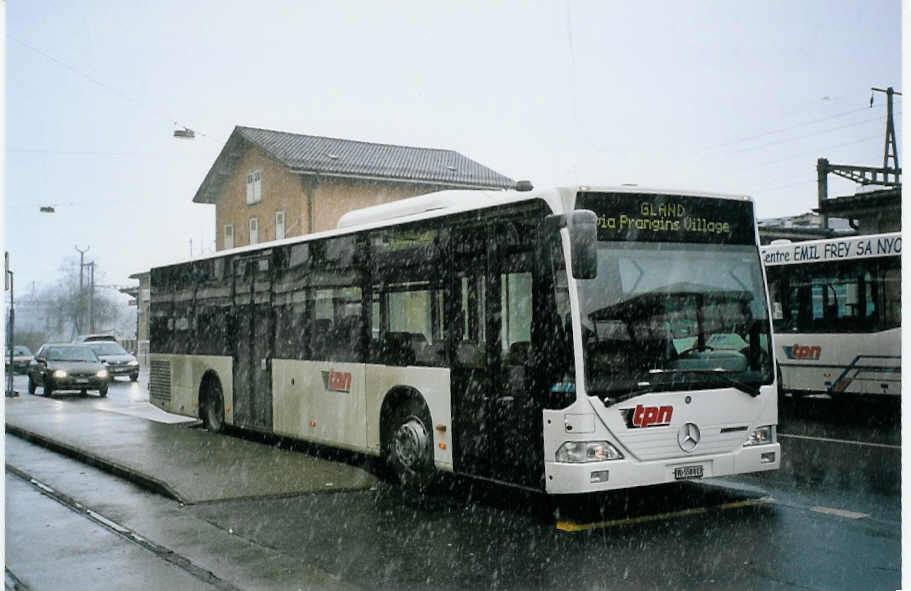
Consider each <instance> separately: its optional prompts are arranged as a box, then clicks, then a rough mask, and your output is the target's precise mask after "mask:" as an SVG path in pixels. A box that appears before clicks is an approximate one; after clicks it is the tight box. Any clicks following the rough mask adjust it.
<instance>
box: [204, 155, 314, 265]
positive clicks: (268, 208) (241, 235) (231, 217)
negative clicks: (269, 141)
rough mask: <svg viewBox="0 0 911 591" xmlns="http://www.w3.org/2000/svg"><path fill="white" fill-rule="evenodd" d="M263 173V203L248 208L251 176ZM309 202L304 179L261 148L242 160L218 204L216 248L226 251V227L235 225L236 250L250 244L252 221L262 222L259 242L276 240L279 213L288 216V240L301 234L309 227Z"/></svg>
mask: <svg viewBox="0 0 911 591" xmlns="http://www.w3.org/2000/svg"><path fill="white" fill-rule="evenodd" d="M256 169H259V170H261V171H262V197H263V198H262V201H260V202H259V203H254V204H252V205H247V173H249V172H251V171H253V170H256ZM306 204H307V201H306V199H305V198H304V192H303V186H302V185H301V181H300V177H299V176H298V175H296V174H292V173H291V172H290V171H288V169H287V168H286V167H285V166H283V165H281V164H279V163H278V162H276V161H275V160H273V159H272V158H270V157H269V156H268V155H267V154H266V153H265V152H263V151H262V150H260V149H259V148H251V149H249V150H247V151H246V153H245V154H244V155H243V157H241V159H240V161H239V163H238V165H237V167H236V168H235V170H234V174H233V175H231V177H230V178H229V179H228V181H227V182H226V183H225V185H224V187H223V188H222V193H221V195H220V196H219V198H218V200H217V201H216V203H215V229H216V233H217V236H218V237H217V238H216V240H215V244H216V248H217V249H218V250H223V249H224V248H225V242H224V240H225V224H229V223H233V224H234V246H246V245H247V244H250V231H249V220H250V218H251V217H255V218H257V219H258V220H259V242H266V241H268V240H274V239H275V212H276V211H280V210H284V212H285V236H286V237H287V236H295V235H297V234H300V233H301V228H302V227H306V224H307V218H308V215H307V211H306Z"/></svg>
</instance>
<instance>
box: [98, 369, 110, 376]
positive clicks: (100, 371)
mask: <svg viewBox="0 0 911 591" xmlns="http://www.w3.org/2000/svg"><path fill="white" fill-rule="evenodd" d="M95 375H96V376H98V377H99V378H106V377H108V370H106V369H99V370H98V373H96V374H95Z"/></svg>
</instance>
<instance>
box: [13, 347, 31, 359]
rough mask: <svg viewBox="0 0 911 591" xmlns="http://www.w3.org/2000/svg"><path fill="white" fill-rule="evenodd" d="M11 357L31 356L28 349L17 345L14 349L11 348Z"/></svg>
mask: <svg viewBox="0 0 911 591" xmlns="http://www.w3.org/2000/svg"><path fill="white" fill-rule="evenodd" d="M13 355H15V356H16V357H21V356H23V355H25V356H29V357H30V356H31V355H32V352H31V351H30V350H29V348H28V347H24V346H21V345H17V346H16V347H14V348H13Z"/></svg>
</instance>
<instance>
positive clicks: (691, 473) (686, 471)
mask: <svg viewBox="0 0 911 591" xmlns="http://www.w3.org/2000/svg"><path fill="white" fill-rule="evenodd" d="M694 478H702V466H680V467H679V468H674V479H675V480H692V479H694Z"/></svg>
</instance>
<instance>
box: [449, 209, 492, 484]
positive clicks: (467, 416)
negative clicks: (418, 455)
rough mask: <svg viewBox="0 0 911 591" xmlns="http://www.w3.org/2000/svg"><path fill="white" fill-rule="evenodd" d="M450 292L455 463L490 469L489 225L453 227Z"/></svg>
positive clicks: (481, 471) (467, 469)
mask: <svg viewBox="0 0 911 591" xmlns="http://www.w3.org/2000/svg"><path fill="white" fill-rule="evenodd" d="M451 244H452V266H451V267H450V271H451V275H450V289H449V292H450V294H451V297H450V298H449V299H448V310H449V321H448V322H447V323H446V325H447V326H448V327H449V331H450V343H451V346H452V351H451V355H450V360H451V362H450V368H451V370H450V387H451V396H452V427H453V429H452V430H453V444H454V449H453V453H454V458H453V460H454V463H455V469H456V471H459V472H464V473H468V474H476V475H484V476H488V475H490V474H491V463H490V455H491V449H490V432H491V429H492V428H493V425H492V424H490V419H489V395H488V393H489V391H490V385H491V384H490V371H489V363H488V348H489V347H488V322H487V320H488V317H487V316H488V315H487V301H488V298H487V292H488V272H487V231H486V228H485V226H484V225H482V224H476V225H471V226H464V227H457V228H453V230H452V242H451Z"/></svg>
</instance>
